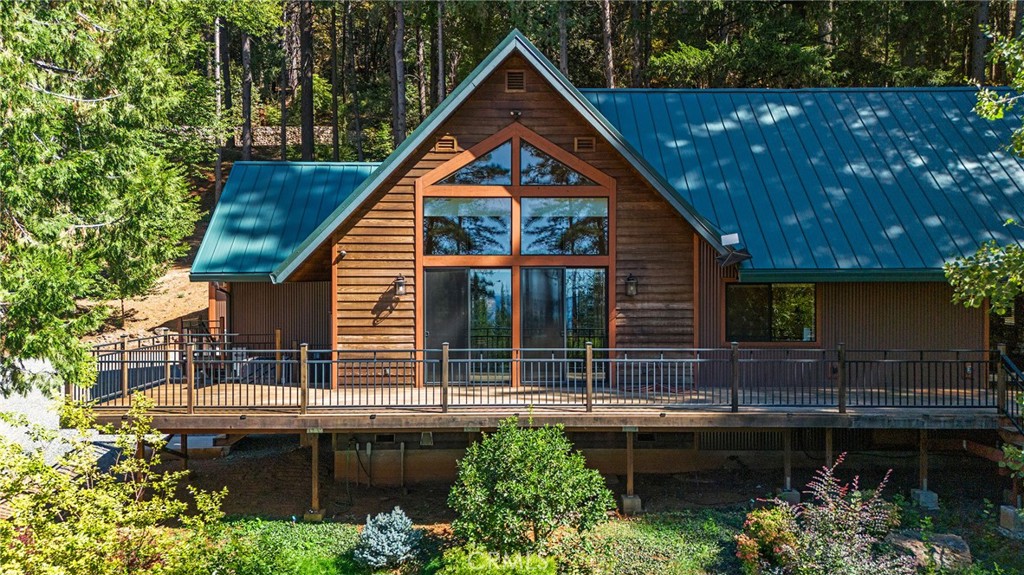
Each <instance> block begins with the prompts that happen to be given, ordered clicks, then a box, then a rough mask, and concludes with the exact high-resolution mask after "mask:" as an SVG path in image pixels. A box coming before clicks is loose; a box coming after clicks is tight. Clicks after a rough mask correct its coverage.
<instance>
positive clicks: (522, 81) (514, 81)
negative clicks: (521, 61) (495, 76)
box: [505, 70, 526, 92]
mask: <svg viewBox="0 0 1024 575" xmlns="http://www.w3.org/2000/svg"><path fill="white" fill-rule="evenodd" d="M505 91H506V92H525V91H526V71H525V70H508V71H507V72H505Z"/></svg>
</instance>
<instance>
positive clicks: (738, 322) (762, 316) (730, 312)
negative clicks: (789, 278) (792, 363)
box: [725, 284, 815, 341]
mask: <svg viewBox="0 0 1024 575" xmlns="http://www.w3.org/2000/svg"><path fill="white" fill-rule="evenodd" d="M814 310H815V304H814V284H729V285H727V286H726V288H725V333H726V338H728V340H729V341H814V338H815V334H814V317H815V311H814Z"/></svg>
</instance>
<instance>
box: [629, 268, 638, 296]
mask: <svg viewBox="0 0 1024 575" xmlns="http://www.w3.org/2000/svg"><path fill="white" fill-rule="evenodd" d="M639 284H640V280H638V279H636V276H635V275H633V274H629V275H628V276H627V277H626V295H628V296H629V297H634V296H636V288H637V286H638V285H639Z"/></svg>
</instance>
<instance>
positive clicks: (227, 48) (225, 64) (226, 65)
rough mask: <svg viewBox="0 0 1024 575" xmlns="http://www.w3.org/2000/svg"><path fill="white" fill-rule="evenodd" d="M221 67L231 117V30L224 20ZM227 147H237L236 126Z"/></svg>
mask: <svg viewBox="0 0 1024 575" xmlns="http://www.w3.org/2000/svg"><path fill="white" fill-rule="evenodd" d="M220 66H221V69H222V70H223V71H222V72H221V74H222V75H223V77H224V112H225V114H226V115H227V116H228V117H230V116H231V108H232V107H233V106H234V102H232V100H231V30H230V29H229V28H228V23H227V22H225V21H223V20H221V26H220ZM227 147H229V148H234V147H235V128H234V126H232V127H231V132H229V133H228V141H227Z"/></svg>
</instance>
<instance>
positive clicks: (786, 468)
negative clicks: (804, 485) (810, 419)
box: [782, 429, 793, 491]
mask: <svg viewBox="0 0 1024 575" xmlns="http://www.w3.org/2000/svg"><path fill="white" fill-rule="evenodd" d="M782 472H783V475H784V476H785V482H784V483H783V486H784V488H785V490H786V491H789V490H791V489H793V430H792V429H785V430H783V431H782Z"/></svg>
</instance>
